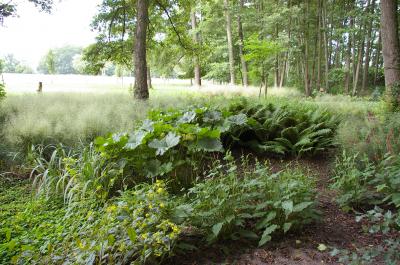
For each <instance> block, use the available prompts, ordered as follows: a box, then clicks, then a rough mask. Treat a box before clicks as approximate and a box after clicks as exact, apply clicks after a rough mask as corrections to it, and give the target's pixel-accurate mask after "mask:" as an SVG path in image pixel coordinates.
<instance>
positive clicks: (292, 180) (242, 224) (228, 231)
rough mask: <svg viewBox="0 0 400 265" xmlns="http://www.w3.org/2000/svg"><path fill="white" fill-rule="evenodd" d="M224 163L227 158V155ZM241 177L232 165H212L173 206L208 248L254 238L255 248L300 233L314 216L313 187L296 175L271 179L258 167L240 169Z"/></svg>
mask: <svg viewBox="0 0 400 265" xmlns="http://www.w3.org/2000/svg"><path fill="white" fill-rule="evenodd" d="M228 160H229V156H228ZM242 170H243V176H239V175H238V172H237V171H238V168H237V166H236V165H235V163H234V162H233V161H229V162H228V163H227V164H225V165H224V164H221V163H220V162H218V161H217V162H215V164H214V166H213V169H212V170H211V171H210V173H209V174H208V177H207V178H206V179H205V180H204V181H201V182H199V183H197V184H196V185H195V186H194V187H193V188H191V189H189V191H188V193H187V195H186V199H185V200H186V203H185V204H183V205H180V206H179V207H177V210H176V211H177V213H178V216H180V217H182V216H186V218H185V220H186V222H185V223H186V224H187V225H189V226H194V227H196V228H198V229H200V231H202V232H203V233H205V235H206V239H207V241H208V242H209V243H212V242H214V241H216V240H218V239H226V238H229V239H238V238H250V239H258V240H259V245H264V244H265V243H266V242H268V241H269V240H271V235H272V234H282V233H286V232H288V231H289V230H290V229H295V228H299V227H301V226H302V225H304V224H306V223H309V222H311V221H312V220H314V219H315V218H316V217H317V214H316V211H315V208H314V206H315V195H316V193H315V182H314V180H313V179H312V178H310V177H307V176H305V175H304V174H303V173H301V172H300V171H298V170H285V171H282V172H279V173H277V174H271V173H270V172H269V168H268V166H266V165H264V164H260V163H257V164H256V166H255V169H250V168H249V166H248V165H246V162H244V163H243V164H242Z"/></svg>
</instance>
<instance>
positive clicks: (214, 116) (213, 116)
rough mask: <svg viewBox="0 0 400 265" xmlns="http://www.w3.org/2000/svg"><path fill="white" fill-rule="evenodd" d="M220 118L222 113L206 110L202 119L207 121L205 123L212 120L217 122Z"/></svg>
mask: <svg viewBox="0 0 400 265" xmlns="http://www.w3.org/2000/svg"><path fill="white" fill-rule="evenodd" d="M221 119H222V114H221V112H219V111H215V110H213V111H207V112H206V113H205V114H204V118H203V121H204V122H207V123H214V122H218V121H220V120H221Z"/></svg>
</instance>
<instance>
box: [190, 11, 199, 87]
mask: <svg viewBox="0 0 400 265" xmlns="http://www.w3.org/2000/svg"><path fill="white" fill-rule="evenodd" d="M190 16H191V21H192V30H193V41H194V43H196V44H199V42H200V36H199V33H198V32H196V30H197V19H196V12H195V11H194V10H193V11H192V12H191V14H190ZM193 63H194V84H195V86H198V87H200V86H201V68H200V59H199V56H198V55H197V54H195V55H194V57H193Z"/></svg>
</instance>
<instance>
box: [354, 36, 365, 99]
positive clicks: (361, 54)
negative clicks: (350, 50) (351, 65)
mask: <svg viewBox="0 0 400 265" xmlns="http://www.w3.org/2000/svg"><path fill="white" fill-rule="evenodd" d="M364 46H365V40H363V41H362V43H361V46H360V47H359V49H358V59H357V66H356V73H355V78H354V83H353V92H352V95H353V96H356V95H357V93H358V91H357V88H358V81H359V79H360V68H361V65H362V62H363V57H364Z"/></svg>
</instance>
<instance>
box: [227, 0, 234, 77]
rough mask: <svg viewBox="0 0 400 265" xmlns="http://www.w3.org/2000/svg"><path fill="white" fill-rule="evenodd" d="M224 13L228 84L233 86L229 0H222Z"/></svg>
mask: <svg viewBox="0 0 400 265" xmlns="http://www.w3.org/2000/svg"><path fill="white" fill-rule="evenodd" d="M224 12H225V19H226V38H227V45H228V55H229V73H230V77H231V80H230V84H231V85H235V79H236V78H235V58H234V55H233V39H232V19H231V11H230V6H229V0H224Z"/></svg>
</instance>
